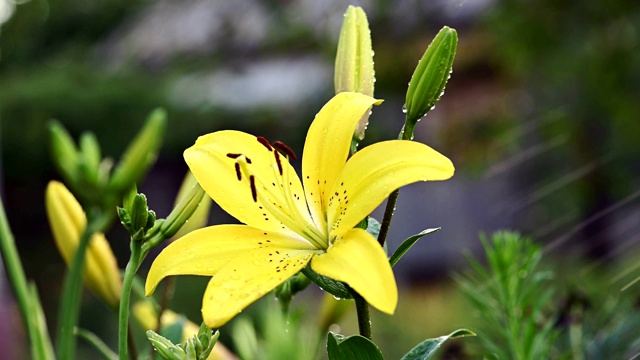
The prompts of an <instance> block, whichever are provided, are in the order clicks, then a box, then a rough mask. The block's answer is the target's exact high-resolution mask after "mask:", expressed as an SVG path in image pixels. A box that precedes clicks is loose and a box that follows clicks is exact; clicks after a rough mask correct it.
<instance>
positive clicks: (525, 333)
mask: <svg viewBox="0 0 640 360" xmlns="http://www.w3.org/2000/svg"><path fill="white" fill-rule="evenodd" d="M481 240H482V244H483V246H484V250H485V254H486V257H487V262H488V264H487V268H485V267H483V266H482V265H481V264H480V263H479V262H477V261H475V260H473V259H472V258H469V262H470V265H471V270H470V271H469V272H467V273H466V274H465V276H457V280H458V283H459V285H460V287H461V288H462V291H463V292H464V294H465V295H466V296H467V298H468V299H469V300H470V302H471V303H472V304H473V308H474V311H475V313H476V314H477V315H476V316H479V317H481V318H482V320H483V321H482V322H481V324H480V325H479V330H478V337H479V340H480V342H481V343H482V344H483V346H484V350H481V351H480V353H481V354H483V353H484V352H485V351H488V352H489V354H491V356H492V357H495V358H497V359H514V360H526V359H532V360H533V359H549V358H553V359H557V358H559V356H560V355H561V354H562V353H561V352H558V351H557V350H556V349H555V339H556V337H557V336H558V334H559V330H558V329H556V328H555V327H554V324H555V318H556V316H557V314H556V310H554V308H553V301H551V300H552V299H553V297H554V295H555V294H554V291H555V290H554V289H553V288H552V287H550V286H549V285H550V284H551V280H552V273H550V272H549V271H545V270H540V269H539V268H538V265H539V262H540V259H541V258H542V250H541V249H540V247H539V246H537V245H535V244H533V243H532V242H531V240H530V239H527V238H522V237H521V236H520V235H519V234H516V233H510V232H498V233H495V234H494V235H493V236H492V237H491V240H488V239H486V238H485V237H482V238H481ZM478 355H480V354H478ZM486 355H487V354H483V356H485V357H486ZM491 356H490V357H491Z"/></svg>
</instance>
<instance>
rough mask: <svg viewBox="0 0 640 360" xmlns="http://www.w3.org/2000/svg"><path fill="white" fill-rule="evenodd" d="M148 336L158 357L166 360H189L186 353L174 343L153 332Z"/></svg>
mask: <svg viewBox="0 0 640 360" xmlns="http://www.w3.org/2000/svg"><path fill="white" fill-rule="evenodd" d="M146 334H147V338H148V339H149V342H151V345H152V346H153V348H154V349H156V351H157V353H158V355H159V356H160V357H161V358H163V359H164V360H184V359H187V354H186V353H185V351H184V350H183V349H182V348H181V347H180V346H178V345H175V344H174V343H172V342H171V341H170V340H169V339H167V338H165V337H164V336H162V335H159V334H158V333H156V332H155V331H153V330H148V331H147V333H146Z"/></svg>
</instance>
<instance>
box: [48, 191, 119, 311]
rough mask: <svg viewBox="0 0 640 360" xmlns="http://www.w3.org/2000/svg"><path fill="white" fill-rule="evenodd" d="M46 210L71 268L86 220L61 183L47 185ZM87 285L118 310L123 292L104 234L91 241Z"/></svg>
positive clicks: (85, 266) (57, 243)
mask: <svg viewBox="0 0 640 360" xmlns="http://www.w3.org/2000/svg"><path fill="white" fill-rule="evenodd" d="M45 206H46V209H47V217H48V218H49V225H50V226H51V231H52V232H53V238H54V240H55V242H56V246H57V247H58V251H60V254H61V255H62V257H63V259H64V261H65V262H66V263H67V265H69V264H70V263H71V261H72V259H73V256H74V254H75V252H76V249H77V248H78V243H79V241H80V236H82V233H83V232H84V229H85V228H86V227H87V216H86V215H85V213H84V211H82V206H80V204H79V203H78V201H77V200H76V198H75V197H74V196H73V194H71V192H70V191H69V190H68V189H67V188H66V187H65V186H64V184H62V183H61V182H58V181H50V182H49V184H48V185H47V190H46V193H45ZM84 282H85V284H86V285H87V286H88V287H89V289H91V291H93V293H94V294H96V295H97V296H98V297H100V298H101V299H102V300H104V301H105V302H106V303H107V304H109V305H110V306H111V307H114V308H115V307H117V306H118V304H119V302H120V292H121V289H122V281H121V280H120V270H119V269H118V264H117V261H116V258H115V256H114V255H113V252H112V251H111V247H110V246H109V242H108V241H107V239H106V238H105V237H104V234H102V233H95V234H93V235H92V236H91V239H89V245H88V248H87V253H86V258H85V265H84Z"/></svg>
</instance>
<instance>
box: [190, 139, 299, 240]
mask: <svg viewBox="0 0 640 360" xmlns="http://www.w3.org/2000/svg"><path fill="white" fill-rule="evenodd" d="M277 156H278V158H279V162H278V160H276V155H275V152H274V150H273V149H272V150H269V149H268V148H267V147H266V146H265V145H263V144H262V143H260V142H259V141H258V138H257V137H255V136H253V135H249V134H247V133H243V132H240V131H232V130H225V131H217V132H215V133H211V134H207V135H204V136H201V137H199V138H198V140H197V141H196V143H195V145H193V146H192V147H190V148H188V149H187V150H185V152H184V158H185V160H186V162H187V164H188V165H189V168H190V169H191V172H192V173H193V175H194V176H195V177H196V179H197V180H198V182H199V183H200V185H201V186H202V188H203V189H204V190H205V191H206V192H207V194H209V196H210V197H211V198H212V199H213V200H214V201H215V202H216V203H218V205H220V207H222V208H223V209H224V210H225V211H226V212H228V213H229V214H230V215H232V216H233V217H235V218H236V219H238V220H240V221H241V222H243V223H245V224H247V225H249V226H253V227H256V228H259V229H265V230H276V231H282V230H285V228H287V226H286V225H284V224H283V223H282V221H285V220H286V219H282V216H281V214H277V213H276V214H274V213H273V211H270V209H274V208H275V209H285V210H284V211H285V212H286V213H288V214H293V215H295V216H298V215H299V216H300V217H302V219H303V221H304V222H307V223H309V224H311V217H310V216H309V211H308V210H307V204H306V201H305V199H304V196H303V190H302V185H301V183H300V178H299V177H298V175H297V174H296V172H295V170H294V169H293V167H292V166H291V165H290V164H289V162H288V161H287V159H286V158H285V157H284V156H282V155H280V154H279V155H277ZM236 164H239V165H238V167H236ZM240 164H241V165H240ZM278 164H279V165H278ZM251 176H253V178H251ZM285 222H286V221H285ZM290 230H292V229H290ZM293 230H294V229H293ZM294 231H295V230H294Z"/></svg>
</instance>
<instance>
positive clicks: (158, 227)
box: [145, 183, 205, 249]
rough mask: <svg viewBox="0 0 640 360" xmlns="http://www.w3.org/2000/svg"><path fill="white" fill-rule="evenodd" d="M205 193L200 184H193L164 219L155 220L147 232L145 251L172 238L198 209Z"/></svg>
mask: <svg viewBox="0 0 640 360" xmlns="http://www.w3.org/2000/svg"><path fill="white" fill-rule="evenodd" d="M204 196H205V192H204V190H203V189H202V187H201V186H200V184H197V183H196V184H195V185H193V187H192V188H191V190H189V192H188V193H187V194H185V195H184V196H183V197H182V199H180V201H179V202H178V204H177V205H176V207H174V208H173V210H172V211H171V213H170V214H169V216H167V218H166V219H160V220H157V221H156V222H155V224H154V226H153V227H152V228H150V229H149V231H148V232H147V237H146V239H147V243H146V244H145V247H146V249H152V248H154V247H156V246H158V245H159V244H160V243H162V242H163V241H164V240H166V239H169V238H171V237H172V236H174V235H175V234H176V233H177V232H178V230H180V228H182V226H183V225H184V224H185V223H186V222H187V221H189V219H190V218H191V216H192V215H193V213H194V212H195V211H196V210H197V209H198V208H199V207H200V204H201V202H202V199H203V197H204Z"/></svg>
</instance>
